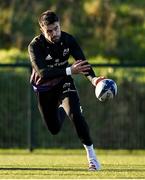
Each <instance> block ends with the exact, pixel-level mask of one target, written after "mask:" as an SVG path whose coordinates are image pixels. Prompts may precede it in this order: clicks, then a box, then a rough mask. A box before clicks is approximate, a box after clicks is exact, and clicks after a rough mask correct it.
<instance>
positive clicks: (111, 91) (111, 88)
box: [95, 79, 117, 102]
mask: <svg viewBox="0 0 145 180" xmlns="http://www.w3.org/2000/svg"><path fill="white" fill-rule="evenodd" d="M95 95H96V97H97V99H99V101H102V102H105V101H108V100H110V99H113V98H114V97H115V96H116V95H117V85H116V83H115V81H113V80H112V79H103V80H101V81H99V82H98V84H97V85H96V87H95Z"/></svg>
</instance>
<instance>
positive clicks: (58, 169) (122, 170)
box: [0, 167, 145, 172]
mask: <svg viewBox="0 0 145 180" xmlns="http://www.w3.org/2000/svg"><path fill="white" fill-rule="evenodd" d="M0 171H88V170H87V169H78V168H66V167H64V168H55V167H51V168H35V167H34V168H33V167H32V168H29V167H28V168H24V167H11V168H10V167H2V168H0ZM100 171H102V172H104V171H105V172H107V171H108V172H133V171H136V172H145V169H144V168H120V169H119V168H118V169H116V168H107V169H102V170H100ZM96 172H97V171H96Z"/></svg>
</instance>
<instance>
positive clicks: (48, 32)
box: [41, 22, 61, 43]
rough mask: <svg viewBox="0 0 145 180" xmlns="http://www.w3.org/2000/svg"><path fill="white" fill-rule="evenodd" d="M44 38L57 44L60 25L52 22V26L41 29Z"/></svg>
mask: <svg viewBox="0 0 145 180" xmlns="http://www.w3.org/2000/svg"><path fill="white" fill-rule="evenodd" d="M41 31H42V32H43V34H44V36H45V38H46V39H47V40H49V41H51V42H53V43H55V42H58V41H59V39H60V36H61V30H60V24H59V22H54V23H53V24H49V25H47V26H46V25H44V26H42V27H41Z"/></svg>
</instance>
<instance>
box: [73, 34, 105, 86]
mask: <svg viewBox="0 0 145 180" xmlns="http://www.w3.org/2000/svg"><path fill="white" fill-rule="evenodd" d="M70 44H71V46H70V53H71V55H72V56H73V58H74V59H75V60H76V61H78V60H79V61H86V57H85V55H84V53H83V51H82V49H81V47H80V46H79V44H78V43H77V42H76V40H75V39H74V38H73V37H72V36H71V43H70ZM86 64H89V63H88V61H86ZM85 76H86V77H87V78H88V79H89V81H90V82H91V83H92V84H93V85H94V86H96V84H97V83H98V82H99V81H100V80H102V79H104V77H96V75H95V72H94V70H93V69H92V67H91V66H90V68H89V70H87V73H86V74H85Z"/></svg>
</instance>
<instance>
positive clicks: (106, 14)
mask: <svg viewBox="0 0 145 180" xmlns="http://www.w3.org/2000/svg"><path fill="white" fill-rule="evenodd" d="M0 3H1V6H0V11H1V14H0V19H1V21H0V36H1V41H0V48H11V47H16V48H19V49H22V50H26V49H27V45H28V44H29V42H30V41H31V39H32V38H33V37H34V36H35V35H38V33H40V31H39V26H38V23H37V18H38V16H39V15H40V13H41V12H43V11H45V10H46V9H52V10H55V11H56V12H57V13H58V14H59V16H60V19H61V24H62V29H63V30H66V31H68V32H70V33H72V34H73V35H74V36H75V37H76V38H77V40H78V42H79V43H80V44H81V46H82V47H83V49H84V51H85V54H86V55H87V57H89V58H90V57H94V56H95V57H96V56H97V55H98V54H99V55H101V56H103V57H105V58H107V59H112V58H115V59H117V60H118V61H130V62H132V61H140V62H143V61H144V57H145V43H144V42H145V25H144V24H145V11H144V6H145V2H144V1H143V0H140V1H138V0H133V1H131V0H126V1H121V0H118V1H101V0H97V1H96V0H91V1H90V0H80V1H76V0H71V1H70V0H65V1H57V0H51V1H47V0H44V1H43V3H42V2H41V1H40V2H39V1H35V0H32V1H31V2H30V1H28V0H24V1H23V3H21V1H20V0H15V1H3V2H0ZM75 9H79V10H77V11H74V10H75Z"/></svg>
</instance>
